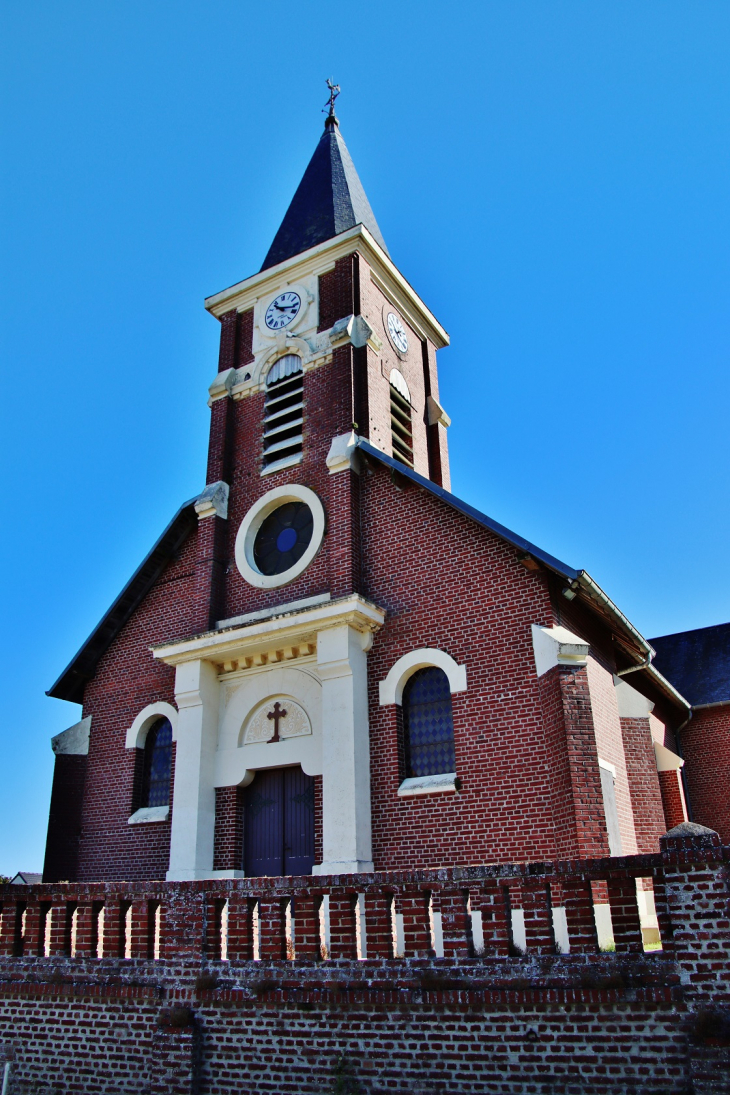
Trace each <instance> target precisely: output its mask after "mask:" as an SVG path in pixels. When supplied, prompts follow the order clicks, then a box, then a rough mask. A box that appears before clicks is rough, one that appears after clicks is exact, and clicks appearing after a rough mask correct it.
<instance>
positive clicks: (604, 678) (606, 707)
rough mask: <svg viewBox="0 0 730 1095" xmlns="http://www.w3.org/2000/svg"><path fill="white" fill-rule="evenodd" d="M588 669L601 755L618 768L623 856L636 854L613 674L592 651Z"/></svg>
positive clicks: (619, 817)
mask: <svg viewBox="0 0 730 1095" xmlns="http://www.w3.org/2000/svg"><path fill="white" fill-rule="evenodd" d="M587 668H588V683H589V687H590V692H591V707H592V709H593V723H594V726H595V731H596V746H597V748H598V755H599V757H600V758H601V759H602V760H605V761H608V763H609V764H612V765H613V766H614V768H615V769H616V780H615V784H614V787H615V792H616V809H617V812H618V821H619V831H620V833H621V845H622V850H623V853H624V855H633V854H634V853H635V852H636V851H637V847H636V833H635V830H634V815H633V809H632V803H631V794H630V791H629V782H628V778H627V774H626V757H625V754H624V743H623V735H622V732H621V719H620V717H619V713H618V702H617V700H616V689H615V687H614V683H613V674H612V673H611V671H610V670H609V669H608V668H607V667H606V666H605V665H602V664H601V662H600V661H599V660H598V658H597V657H596V656H595V654H594V653H593V652H591V654H590V655H589V658H588V667H587Z"/></svg>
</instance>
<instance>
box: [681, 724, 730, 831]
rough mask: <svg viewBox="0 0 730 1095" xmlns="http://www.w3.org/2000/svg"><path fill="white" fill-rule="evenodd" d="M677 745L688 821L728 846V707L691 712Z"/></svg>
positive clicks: (729, 761) (729, 782) (729, 750)
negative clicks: (685, 786)
mask: <svg viewBox="0 0 730 1095" xmlns="http://www.w3.org/2000/svg"><path fill="white" fill-rule="evenodd" d="M681 744H682V755H683V756H684V758H685V772H686V779H687V783H688V784H689V798H690V805H691V808H692V818H693V820H694V821H696V822H698V823H699V824H700V825H708V826H709V827H710V828H712V829H716V830H717V832H718V833H719V834H720V836H721V838H722V840H723V842H724V843H726V844H727V843H730V704H722V705H721V706H717V707H706V708H703V709H701V710H699V711H695V712H694V715H693V717H692V719H691V720H690V722H688V723H687V725H686V726H685V728H684V730H683V731H682V734H681Z"/></svg>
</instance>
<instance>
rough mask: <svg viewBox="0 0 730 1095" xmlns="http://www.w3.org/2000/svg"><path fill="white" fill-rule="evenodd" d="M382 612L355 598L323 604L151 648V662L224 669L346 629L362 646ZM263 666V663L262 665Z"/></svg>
mask: <svg viewBox="0 0 730 1095" xmlns="http://www.w3.org/2000/svg"><path fill="white" fill-rule="evenodd" d="M384 621H385V609H382V608H379V607H378V606H377V605H374V604H372V603H371V602H370V601H366V600H365V599H364V598H363V597H360V596H359V595H358V594H352V595H351V596H349V597H343V598H341V599H339V600H336V601H329V602H328V603H327V604H323V605H317V606H316V607H313V608H310V609H305V610H304V611H302V612H293V613H291V614H287V615H285V616H280V617H278V618H274V619H270V620H262V621H261V622H257V623H251V624H248V625H247V626H244V627H234V628H230V629H226V630H225V631H215V632H207V633H206V634H204V635H196V636H194V637H193V638H190V639H184V640H182V641H181V642H176V643H165V644H164V645H161V646H153V647H151V650H152V653H153V655H154V657H155V658H158V659H159V660H160V661H163V662H165V664H166V665H181V664H183V663H184V662H191V661H199V660H202V661H207V662H213V663H215V664H217V665H221V666H222V665H224V663H226V662H229V663H230V662H231V661H233V660H236V661H240V659H241V658H245V657H257V656H260V655H262V653H264V652H266V651H280V650H281V651H283V650H284V649H285V648H290V647H294V646H301V645H304V644H307V646H309V644H312V643H314V642H315V639H316V636H317V634H318V632H320V631H324V630H326V629H328V628H332V627H341V626H342V625H343V624H346V625H348V626H349V627H351V628H353V629H354V630H355V631H359V632H360V633H361V634H362V635H363V636H364V646H363V649H365V646H366V644H367V639H368V637H369V635H370V634H371V633H372V632H373V631H377V630H378V629H379V628H380V627H382V625H383V623H384ZM262 664H265V663H262Z"/></svg>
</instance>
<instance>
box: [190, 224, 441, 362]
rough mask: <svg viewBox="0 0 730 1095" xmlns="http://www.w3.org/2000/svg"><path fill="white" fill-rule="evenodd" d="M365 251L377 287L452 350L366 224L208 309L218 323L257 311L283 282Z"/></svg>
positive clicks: (229, 292)
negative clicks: (262, 299)
mask: <svg viewBox="0 0 730 1095" xmlns="http://www.w3.org/2000/svg"><path fill="white" fill-rule="evenodd" d="M354 250H358V251H361V252H362V254H363V257H364V259H365V260H366V262H367V263H368V264H369V266H370V268H371V270H372V272H373V275H374V276H375V278H376V281H377V284H378V285H379V287H381V288H382V289H383V290H384V291H385V292H386V293H387V295H388V297H389V298H390V299H391V300H392V301H393V303H394V304H395V305H396V306H397V307H398V308H399V309H400V310H401V311H402V312H404V313H405V314H406V318H407V319H408V320H409V322H410V323H411V324H412V326H413V327H414V330H416V331H417V332H418V334H419V335H421V336H422V337H427V338H429V339H430V340H431V342H433V343H434V345H435V346H436V349H441V347H443V346H448V344H449V336H448V334H447V333H446V331H445V330H444V328H443V327H442V326H441V324H440V323H439V322H438V320H437V319H436V317H435V316H434V315H433V313H432V312H431V311H430V310H429V309H428V308H427V307H426V305H425V304H424V303H423V301H422V300H421V298H420V297H419V296H418V294H417V293H416V292H415V290H414V289H413V288H412V287H411V286H410V285H409V284H408V282H407V281H406V279H405V278H404V277H403V275H402V274H401V272H400V271H399V270H398V268H397V267H396V265H395V264H394V263H393V261H392V260H391V259H390V258H389V257H388V255H386V253H385V251H384V250H383V248H382V247H381V246H380V244H379V243H377V241H376V240H375V238H374V237H373V236H371V234H370V232H368V230H367V228H365V226H364V225H362V224H356V225H355V227H354V228H350V229H348V231H347V232H341V233H340V235H339V236H334V237H333V238H332V239H330V240H325V241H324V243H320V244H318V245H317V246H316V247H310V248H309V250H308V251H303V252H302V253H301V254H300V255H294V257H293V258H291V259H287V260H286V262H280V263H278V264H277V265H276V266H272V267H270V268H269V269H268V270H261V271H259V273H258V274H253V275H252V276H251V277H250V278H246V279H245V280H244V281H239V282H238V283H237V284H236V285H232V286H231V287H230V288H229V289H224V290H223V291H222V292H220V293H215V294H214V295H213V296H211V297H208V298H207V300H206V301H205V307H206V308H207V310H208V311H209V312H212V314H213V315H214V316H216V317H217V318H218V319H220V317H221V316H222V315H225V313H226V312H230V311H233V309H234V308H235V309H236V310H237V311H239V312H243V311H247V310H248V309H249V308H253V306H254V304H255V303H256V301H257V300H258V299H259V298H260V297H262V296H264V295H265V294H266V293H268V292H270V291H271V290H272V289H273V288H274V287H275V286H276V285H278V284H279V283H280V282H282V280H283V279H284V280H286V281H287V282H291V281H292V280H293V278H294V277H296V278H297V279H301V278H303V277H306V276H307V275H308V274H320V273H322V272H323V271H324V270H325V269H327V268H330V269H331V268H332V266H334V263H335V262H336V261H337V259H339V258H343V257H344V256H345V255H349V254H351V253H352V252H353V251H354Z"/></svg>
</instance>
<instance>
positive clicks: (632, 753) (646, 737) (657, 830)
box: [621, 718, 671, 853]
mask: <svg viewBox="0 0 730 1095" xmlns="http://www.w3.org/2000/svg"><path fill="white" fill-rule="evenodd" d="M621 730H622V733H623V740H624V754H625V757H626V772H627V775H628V780H629V790H630V793H631V803H632V806H633V811H634V826H635V830H636V850H637V852H639V853H642V852H655V851H657V849H658V848H659V838H660V837H661V836H663V834H664V833H665V832H666V830H667V828H671V826H667V824H666V820H665V818H664V807H663V804H662V793H661V788H660V786H659V773H658V772H657V770H656V761H655V757H654V747H653V744H652V736H651V729H650V726H649V719H648V718H646V719H630V718H622V719H621Z"/></svg>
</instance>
